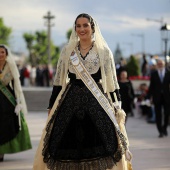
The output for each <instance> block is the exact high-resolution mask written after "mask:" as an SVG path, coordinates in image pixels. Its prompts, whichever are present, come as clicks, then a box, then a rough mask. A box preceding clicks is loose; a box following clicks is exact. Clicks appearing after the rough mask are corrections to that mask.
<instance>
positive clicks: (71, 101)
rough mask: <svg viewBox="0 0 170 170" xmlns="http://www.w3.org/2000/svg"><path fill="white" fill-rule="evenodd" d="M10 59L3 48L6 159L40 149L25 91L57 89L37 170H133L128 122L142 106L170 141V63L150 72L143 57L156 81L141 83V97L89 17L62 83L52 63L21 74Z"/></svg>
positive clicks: (1, 142) (83, 17) (66, 52)
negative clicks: (29, 123)
mask: <svg viewBox="0 0 170 170" xmlns="http://www.w3.org/2000/svg"><path fill="white" fill-rule="evenodd" d="M10 54H11V53H10V50H9V49H8V47H6V46H5V45H0V114H1V119H0V136H1V138H0V161H3V159H4V154H7V153H16V152H20V151H24V150H28V149H31V148H32V146H31V141H30V135H29V131H28V127H27V122H26V119H25V116H24V115H25V114H26V113H27V107H26V102H25V98H24V95H23V91H22V87H21V86H30V85H31V86H41V87H43V86H44V87H49V86H51V85H52V86H53V89H52V93H51V97H50V99H49V106H48V119H47V123H46V125H45V128H44V130H43V134H42V138H41V140H40V143H39V146H38V148H37V151H36V154H35V159H34V163H33V169H34V170H46V169H51V170H53V169H61V168H62V169H63V170H67V169H70V170H75V169H79V168H80V167H81V169H87V170H90V169H97V170H106V169H111V170H132V165H131V158H132V154H131V153H130V151H129V141H128V135H127V133H126V121H128V116H134V107H135V109H139V110H138V112H142V114H147V116H148V121H151V120H152V121H153V122H155V123H156V126H157V129H158V133H159V137H160V138H162V137H164V136H168V131H167V127H168V120H169V114H170V72H169V71H168V70H167V69H166V66H165V62H164V61H163V60H161V59H159V58H158V59H156V60H155V59H153V57H151V59H150V63H149V68H150V71H149V73H148V72H147V70H146V65H147V67H148V63H147V61H146V56H145V55H144V56H143V59H144V62H143V64H142V69H141V70H142V75H143V76H145V75H149V76H150V82H149V85H147V84H145V83H143V84H140V87H139V90H140V94H138V95H137V94H136V93H135V92H136V91H135V90H136V89H134V87H133V83H132V81H131V80H130V79H129V76H128V71H127V70H126V68H125V67H124V66H123V67H122V68H121V69H120V70H119V74H117V73H116V65H115V63H114V58H113V55H112V52H111V50H110V48H109V46H108V45H107V43H106V41H105V40H104V38H103V36H102V34H101V32H100V29H99V26H98V24H97V22H96V21H95V20H94V18H92V17H91V16H90V15H89V14H85V13H82V14H80V15H78V16H77V17H76V19H75V21H74V24H73V28H72V33H71V36H70V40H69V42H68V44H67V45H66V46H64V48H63V49H62V51H61V54H60V58H59V61H58V64H57V69H56V72H55V76H54V77H53V71H51V69H49V67H48V66H47V65H39V66H38V67H35V66H32V67H28V66H24V67H22V68H21V69H19V71H18V68H17V66H16V64H15V62H14V60H13V59H12V57H11V55H10ZM51 81H53V84H51ZM158 89H159V90H158ZM136 103H137V104H136ZM148 110H149V111H148ZM162 115H163V116H162Z"/></svg>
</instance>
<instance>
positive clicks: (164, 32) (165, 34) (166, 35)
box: [160, 24, 170, 64]
mask: <svg viewBox="0 0 170 170" xmlns="http://www.w3.org/2000/svg"><path fill="white" fill-rule="evenodd" d="M160 30H161V37H162V40H163V41H164V43H165V51H164V57H165V62H166V64H167V60H169V56H167V45H168V40H169V39H170V34H169V31H170V25H168V24H165V25H163V26H162V27H161V29H160Z"/></svg>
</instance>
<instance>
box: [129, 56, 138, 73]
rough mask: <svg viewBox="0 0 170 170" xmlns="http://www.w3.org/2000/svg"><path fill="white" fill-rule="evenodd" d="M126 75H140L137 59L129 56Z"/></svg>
mask: <svg viewBox="0 0 170 170" xmlns="http://www.w3.org/2000/svg"><path fill="white" fill-rule="evenodd" d="M126 68H127V71H128V75H129V76H139V75H140V67H139V63H138V61H137V59H136V58H135V57H134V56H133V55H131V56H130V59H129V61H128V62H127V65H126Z"/></svg>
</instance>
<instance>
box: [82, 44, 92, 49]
mask: <svg viewBox="0 0 170 170" xmlns="http://www.w3.org/2000/svg"><path fill="white" fill-rule="evenodd" d="M91 46H92V44H90V46H88V47H86V48H82V47H81V46H80V48H81V49H82V50H87V49H88V48H90V47H91Z"/></svg>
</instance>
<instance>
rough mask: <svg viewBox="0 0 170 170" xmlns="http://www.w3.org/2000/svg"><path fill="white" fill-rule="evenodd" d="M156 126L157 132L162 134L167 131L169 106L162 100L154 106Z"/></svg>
mask: <svg viewBox="0 0 170 170" xmlns="http://www.w3.org/2000/svg"><path fill="white" fill-rule="evenodd" d="M155 113H156V126H157V129H158V132H159V133H160V134H162V133H163V132H164V131H165V130H167V127H168V122H169V114H170V106H169V105H168V104H166V103H165V102H164V100H163V99H162V100H161V102H160V103H156V104H155Z"/></svg>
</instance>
